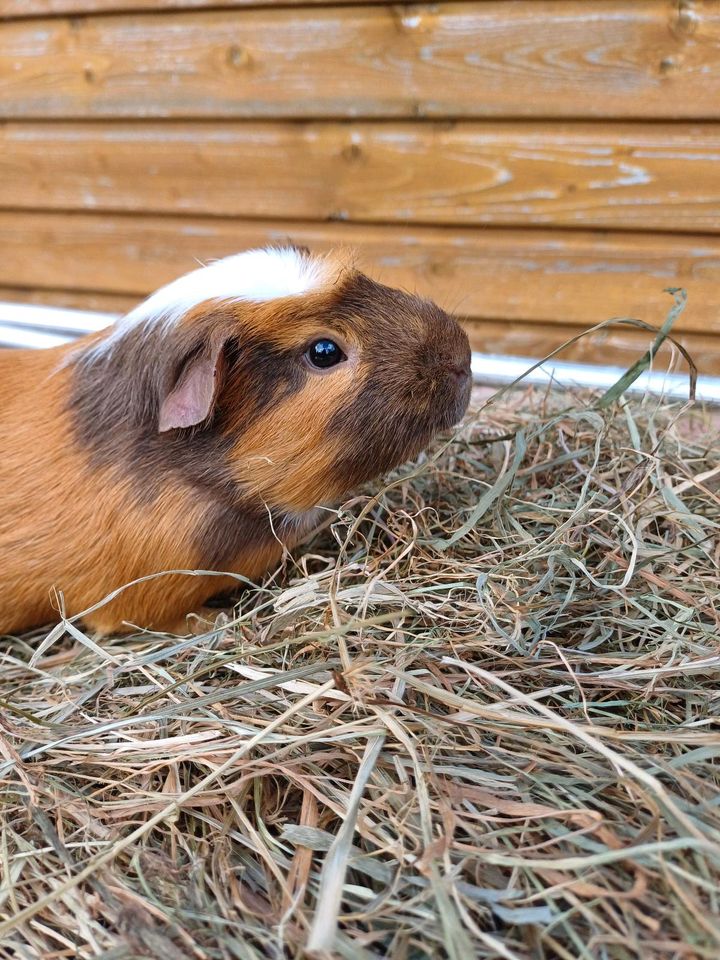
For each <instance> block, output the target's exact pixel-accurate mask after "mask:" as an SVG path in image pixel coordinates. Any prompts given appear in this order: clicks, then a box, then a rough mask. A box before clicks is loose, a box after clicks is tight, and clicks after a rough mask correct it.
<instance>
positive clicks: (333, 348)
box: [307, 339, 345, 370]
mask: <svg viewBox="0 0 720 960" xmlns="http://www.w3.org/2000/svg"><path fill="white" fill-rule="evenodd" d="M307 358H308V360H309V361H310V363H311V364H312V365H313V366H314V367H319V368H320V369H321V370H326V369H327V368H328V367H334V366H336V365H337V364H338V363H340V362H341V361H342V360H344V359H345V354H344V353H343V352H342V350H341V349H340V347H339V346H338V345H337V344H336V343H335V341H334V340H325V339H323V340H316V341H315V343H313V344H312V345H311V347H310V349H309V350H308V352H307Z"/></svg>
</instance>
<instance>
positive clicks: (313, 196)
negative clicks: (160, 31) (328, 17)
mask: <svg viewBox="0 0 720 960" xmlns="http://www.w3.org/2000/svg"><path fill="white" fill-rule="evenodd" d="M718 157H720V127H718V126H716V125H712V124H704V125H698V124H678V125H661V124H657V123H655V124H608V125H605V124H603V125H602V126H601V125H597V124H582V123H578V124H571V123H563V124H548V123H530V124H523V123H488V124H478V123H459V124H437V123H411V122H407V123H355V124H352V125H350V124H339V123H306V124H297V123H272V122H271V123H264V124H263V123H230V124H227V123H222V124H218V123H204V122H200V123H190V124H188V123H177V122H170V123H146V124H141V125H138V124H131V123H124V122H120V123H114V124H112V125H108V124H107V123H102V122H90V123H68V124H57V123H36V124H32V123H31V124H26V123H7V124H5V125H3V126H0V207H6V208H29V209H57V210H70V209H76V208H77V209H85V210H106V211H137V212H144V213H190V214H200V215H207V214H210V215H216V216H235V217H245V218H247V217H260V218H278V219H308V220H327V219H331V220H350V221H361V222H367V223H381V222H393V221H395V222H400V223H418V224H422V223H425V224H493V225H498V226H513V225H518V226H524V225H527V224H534V225H552V226H563V227H567V226H585V227H604V228H615V229H618V228H619V229H643V230H649V229H652V230H668V231H672V230H684V231H690V232H712V233H715V232H718V231H720V163H718Z"/></svg>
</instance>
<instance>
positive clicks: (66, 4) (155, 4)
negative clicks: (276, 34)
mask: <svg viewBox="0 0 720 960" xmlns="http://www.w3.org/2000/svg"><path fill="white" fill-rule="evenodd" d="M327 2H328V0H0V17H8V18H10V17H13V18H17V17H48V16H57V15H58V14H68V13H74V14H82V15H88V14H97V13H122V12H131V11H135V12H142V13H153V12H156V11H160V10H162V11H179V10H203V9H208V8H212V9H215V10H217V9H223V8H226V7H227V8H230V9H233V8H242V7H295V6H303V7H311V6H316V5H324V6H326V5H327ZM332 2H333V5H334V6H342V5H344V4H346V3H347V4H350V3H356V2H357V0H332ZM362 2H363V4H373V3H384V2H387V0H362Z"/></svg>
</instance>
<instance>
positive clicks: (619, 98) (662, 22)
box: [0, 0, 720, 119]
mask: <svg viewBox="0 0 720 960" xmlns="http://www.w3.org/2000/svg"><path fill="white" fill-rule="evenodd" d="M0 44H1V46H0V50H1V54H2V58H1V63H0V105H1V106H0V115H1V116H5V117H17V118H22V119H28V118H43V117H48V118H51V117H66V118H67V117H87V118H89V117H137V116H144V117H221V116H222V117H248V118H258V117H361V116H367V117H419V116H426V117H448V116H453V117H538V116H540V117H555V118H558V117H571V118H577V117H587V118H591V117H610V118H618V119H620V118H640V117H645V118H653V117H654V118H673V119H681V118H686V119H702V118H705V119H709V118H718V117H720V5H718V3H717V2H714V0H697V2H695V3H693V4H692V5H690V6H688V5H687V4H684V3H683V4H677V3H668V2H667V0H634V2H628V0H553V2H548V3H544V4H543V5H542V8H540V6H539V4H538V3H537V2H535V0H517V2H513V3H507V2H500V0H487V2H471V3H448V4H439V5H437V4H433V5H420V6H414V7H397V6H384V7H378V6H374V7H371V6H367V7H351V8H340V7H317V8H308V9H299V10H298V9H290V10H287V9H249V10H245V11H222V10H213V11H209V12H180V13H174V14H173V13H165V14H148V15H138V14H132V15H120V16H93V17H71V18H69V19H48V20H27V21H11V22H8V23H6V24H5V25H4V26H3V28H2V33H1V34H0Z"/></svg>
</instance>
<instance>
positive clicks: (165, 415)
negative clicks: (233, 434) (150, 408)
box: [158, 341, 225, 433]
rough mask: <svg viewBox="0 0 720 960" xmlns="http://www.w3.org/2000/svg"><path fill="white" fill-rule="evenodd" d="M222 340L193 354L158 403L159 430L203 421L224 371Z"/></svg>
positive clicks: (211, 408) (161, 431)
mask: <svg viewBox="0 0 720 960" xmlns="http://www.w3.org/2000/svg"><path fill="white" fill-rule="evenodd" d="M224 346H225V342H224V341H222V342H220V343H218V344H215V345H212V346H211V347H210V348H209V349H205V350H202V351H200V352H198V353H195V354H193V355H192V356H191V357H190V358H189V360H188V361H187V363H186V364H185V366H184V367H183V369H182V371H181V373H180V376H179V377H178V379H177V382H176V384H175V386H174V387H173V388H172V390H171V391H170V392H169V393H168V395H167V396H166V397H165V399H164V400H163V401H162V403H161V404H160V418H159V421H158V433H165V431H167V430H176V429H178V428H180V427H193V426H195V425H196V424H198V423H203V422H204V421H205V420H207V418H208V417H209V416H210V414H211V413H212V411H213V408H214V406H215V401H216V400H217V395H218V393H219V390H220V385H221V383H222V379H223V374H224V372H225V353H224V350H223V347H224Z"/></svg>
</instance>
